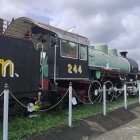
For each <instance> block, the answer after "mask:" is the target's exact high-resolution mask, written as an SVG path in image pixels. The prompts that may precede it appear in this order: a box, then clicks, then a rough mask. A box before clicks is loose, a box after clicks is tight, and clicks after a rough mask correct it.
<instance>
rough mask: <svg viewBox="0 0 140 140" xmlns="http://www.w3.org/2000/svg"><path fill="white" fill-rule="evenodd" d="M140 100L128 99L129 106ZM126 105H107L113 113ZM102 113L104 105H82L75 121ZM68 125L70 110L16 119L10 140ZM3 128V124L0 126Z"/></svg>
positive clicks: (76, 110) (75, 111) (74, 115)
mask: <svg viewBox="0 0 140 140" xmlns="http://www.w3.org/2000/svg"><path fill="white" fill-rule="evenodd" d="M137 100H138V98H128V104H129V105H130V104H133V103H136V102H137ZM123 105H124V103H123V98H122V97H120V98H119V99H118V100H116V101H114V102H112V103H107V111H108V112H109V111H112V110H114V109H116V108H119V107H122V106H123ZM101 112H102V103H96V104H94V105H89V104H86V105H81V106H76V107H74V108H73V121H76V120H80V119H83V118H86V117H88V116H92V115H95V114H99V113H101ZM67 123H68V110H67V109H65V110H64V109H63V110H62V109H61V110H60V109H59V111H56V112H51V113H49V114H47V115H42V116H40V117H39V118H32V119H29V118H25V117H16V118H15V119H10V121H9V140H19V139H22V138H23V137H27V136H30V135H32V134H37V133H40V132H43V131H48V130H50V129H53V128H56V127H60V126H66V125H67ZM0 126H2V124H1V125H0ZM0 140H2V128H0Z"/></svg>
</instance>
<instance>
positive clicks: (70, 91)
mask: <svg viewBox="0 0 140 140" xmlns="http://www.w3.org/2000/svg"><path fill="white" fill-rule="evenodd" d="M68 123H69V124H68V125H69V127H72V83H71V82H70V84H69V122H68Z"/></svg>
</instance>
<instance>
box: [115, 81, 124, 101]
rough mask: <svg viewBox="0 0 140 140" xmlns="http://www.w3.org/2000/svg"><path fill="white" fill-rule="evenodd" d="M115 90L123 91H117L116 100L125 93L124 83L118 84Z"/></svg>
mask: <svg viewBox="0 0 140 140" xmlns="http://www.w3.org/2000/svg"><path fill="white" fill-rule="evenodd" d="M115 88H116V89H122V90H116V91H115V98H116V99H117V98H118V97H119V96H121V95H122V93H123V84H122V83H116V85H115Z"/></svg>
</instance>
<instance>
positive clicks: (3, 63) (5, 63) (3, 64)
mask: <svg viewBox="0 0 140 140" xmlns="http://www.w3.org/2000/svg"><path fill="white" fill-rule="evenodd" d="M0 64H1V74H2V76H3V77H6V70H7V67H8V66H9V75H10V76H11V77H14V64H13V62H12V61H11V60H6V61H4V60H3V59H0Z"/></svg>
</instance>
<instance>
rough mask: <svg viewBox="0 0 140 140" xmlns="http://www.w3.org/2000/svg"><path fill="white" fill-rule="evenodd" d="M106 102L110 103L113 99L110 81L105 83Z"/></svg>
mask: <svg viewBox="0 0 140 140" xmlns="http://www.w3.org/2000/svg"><path fill="white" fill-rule="evenodd" d="M105 85H106V100H107V101H108V102H112V101H113V99H114V90H113V83H112V82H111V81H106V82H105Z"/></svg>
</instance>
